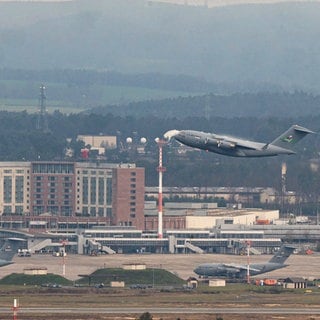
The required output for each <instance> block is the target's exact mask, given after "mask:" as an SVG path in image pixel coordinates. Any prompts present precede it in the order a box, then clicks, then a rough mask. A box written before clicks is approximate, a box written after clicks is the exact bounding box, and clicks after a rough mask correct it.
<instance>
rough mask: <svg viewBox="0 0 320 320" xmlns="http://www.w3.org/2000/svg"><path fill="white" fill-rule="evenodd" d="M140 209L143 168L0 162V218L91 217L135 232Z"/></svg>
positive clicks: (140, 222)
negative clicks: (129, 228)
mask: <svg viewBox="0 0 320 320" xmlns="http://www.w3.org/2000/svg"><path fill="white" fill-rule="evenodd" d="M143 210H144V169H143V168H136V167H135V165H133V164H125V165H124V164H121V165H119V164H108V163H88V162H43V161H41V162H40V161H38V162H0V216H17V215H22V216H28V217H31V218H32V219H33V220H35V219H36V218H37V217H39V218H40V217H43V216H50V217H56V218H58V220H59V219H60V220H63V219H64V220H66V219H67V218H70V219H76V218H90V220H94V219H95V218H96V219H97V220H99V221H102V220H103V221H105V224H106V225H128V226H129V225H130V226H135V227H137V228H140V229H141V228H143V225H144V211H143ZM70 219H69V220H70Z"/></svg>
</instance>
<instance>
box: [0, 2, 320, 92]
mask: <svg viewBox="0 0 320 320" xmlns="http://www.w3.org/2000/svg"><path fill="white" fill-rule="evenodd" d="M319 9H320V3H318V2H297V3H276V4H268V5H259V6H258V5H249V4H248V5H241V6H225V7H219V8H210V9H209V8H207V7H194V6H177V5H170V4H163V3H152V4H151V5H150V4H149V5H148V4H147V2H146V1H145V0H109V1H101V0H92V1H90V2H88V1H85V0H79V1H72V2H53V3H52V2H50V3H45V2H40V3H38V2H14V3H10V2H9V3H7V2H1V3H0V67H2V68H4V67H10V68H23V69H25V68H28V69H55V68H83V69H95V70H111V71H118V72H123V73H149V72H160V73H164V74H176V75H178V74H186V75H193V76H196V77H202V78H204V79H206V80H209V81H212V82H216V83H222V84H224V85H226V84H228V85H229V86H231V87H232V88H233V90H234V91H249V90H250V91H252V90H256V91H257V90H265V89H268V90H274V89H277V90H281V89H286V90H295V89H297V88H298V89H303V90H307V91H312V92H319V88H320V72H319V71H320V63H319V62H320V61H319V60H320V56H319V54H318V52H319V51H320V43H319V42H318V41H316V39H317V38H318V30H319V29H320V20H319V18H318V12H319Z"/></svg>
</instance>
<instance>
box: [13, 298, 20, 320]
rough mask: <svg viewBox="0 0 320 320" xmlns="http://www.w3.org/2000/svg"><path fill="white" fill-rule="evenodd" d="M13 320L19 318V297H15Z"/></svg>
mask: <svg viewBox="0 0 320 320" xmlns="http://www.w3.org/2000/svg"><path fill="white" fill-rule="evenodd" d="M12 311H13V320H18V311H19V303H18V300H17V299H13V307H12Z"/></svg>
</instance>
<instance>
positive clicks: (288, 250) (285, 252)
mask: <svg viewBox="0 0 320 320" xmlns="http://www.w3.org/2000/svg"><path fill="white" fill-rule="evenodd" d="M295 249H296V248H295V247H292V246H288V245H284V246H282V247H281V248H280V250H279V251H277V252H276V254H275V255H274V256H273V257H272V258H271V260H270V261H269V262H271V263H280V264H283V263H284V262H285V261H286V260H287V259H288V258H289V257H290V255H291V254H292V253H293V251H294V250H295Z"/></svg>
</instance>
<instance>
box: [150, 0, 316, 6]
mask: <svg viewBox="0 0 320 320" xmlns="http://www.w3.org/2000/svg"><path fill="white" fill-rule="evenodd" d="M149 1H150V2H167V3H176V4H189V5H206V6H208V7H219V6H226V5H237V4H242V3H243V4H245V3H261V4H264V3H277V2H320V0H296V1H295V0H149Z"/></svg>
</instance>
